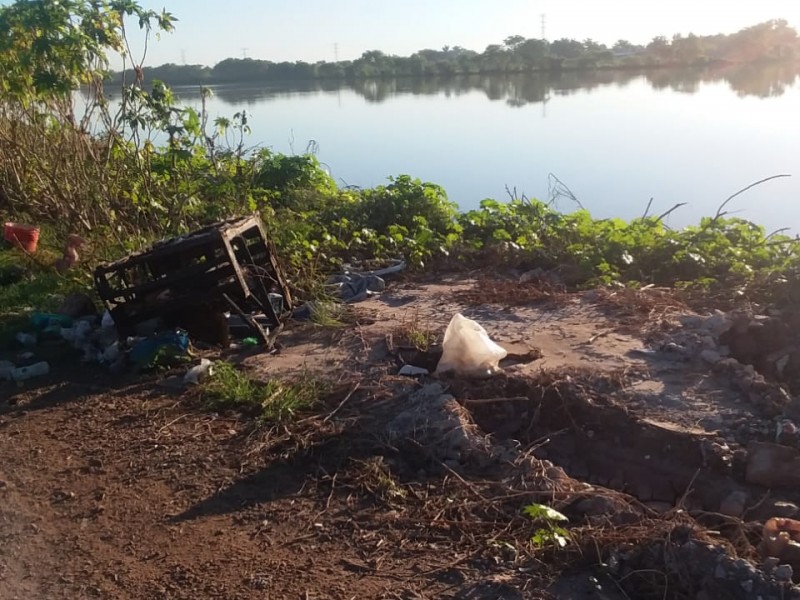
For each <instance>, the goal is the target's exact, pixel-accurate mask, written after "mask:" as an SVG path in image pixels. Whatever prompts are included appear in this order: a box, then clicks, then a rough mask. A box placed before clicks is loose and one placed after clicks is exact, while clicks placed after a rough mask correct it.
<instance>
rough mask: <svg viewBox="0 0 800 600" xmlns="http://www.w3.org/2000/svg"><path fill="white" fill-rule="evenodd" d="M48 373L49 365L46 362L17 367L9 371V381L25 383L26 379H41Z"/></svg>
mask: <svg viewBox="0 0 800 600" xmlns="http://www.w3.org/2000/svg"><path fill="white" fill-rule="evenodd" d="M49 372H50V364H49V363H47V362H44V361H42V362H38V363H34V364H32V365H29V366H27V367H17V368H16V369H12V370H11V379H13V380H14V381H25V380H26V379H33V378H34V377H41V376H42V375H47V374H48V373H49Z"/></svg>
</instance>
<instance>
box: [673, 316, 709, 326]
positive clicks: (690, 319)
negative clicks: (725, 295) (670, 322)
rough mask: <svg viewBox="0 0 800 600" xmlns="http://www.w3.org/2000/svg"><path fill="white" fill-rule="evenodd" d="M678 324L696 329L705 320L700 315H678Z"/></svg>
mask: <svg viewBox="0 0 800 600" xmlns="http://www.w3.org/2000/svg"><path fill="white" fill-rule="evenodd" d="M678 322H679V323H680V324H681V325H682V326H684V327H687V328H689V329H698V328H699V327H701V326H702V325H703V323H704V322H705V319H704V318H703V317H701V316H700V315H680V316H679V317H678Z"/></svg>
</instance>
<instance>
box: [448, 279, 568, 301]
mask: <svg viewBox="0 0 800 600" xmlns="http://www.w3.org/2000/svg"><path fill="white" fill-rule="evenodd" d="M454 298H455V299H456V300H458V301H459V302H461V303H463V304H465V305H467V306H480V305H484V304H502V305H503V306H527V305H530V304H542V303H554V304H561V303H563V302H565V301H566V299H567V298H568V294H567V292H566V290H565V289H564V287H563V286H559V285H555V284H553V283H549V282H546V281H531V282H526V283H520V282H519V281H512V280H508V279H499V278H494V277H490V276H486V275H482V276H480V277H479V278H478V279H477V281H476V282H475V285H474V286H473V287H472V289H470V290H463V291H457V292H455V293H454Z"/></svg>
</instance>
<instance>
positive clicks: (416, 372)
mask: <svg viewBox="0 0 800 600" xmlns="http://www.w3.org/2000/svg"><path fill="white" fill-rule="evenodd" d="M397 374H398V375H406V376H407V377H418V376H420V375H428V374H430V371H428V369H423V368H422V367H415V366H414V365H403V368H402V369H400V370H399V371H398V372H397Z"/></svg>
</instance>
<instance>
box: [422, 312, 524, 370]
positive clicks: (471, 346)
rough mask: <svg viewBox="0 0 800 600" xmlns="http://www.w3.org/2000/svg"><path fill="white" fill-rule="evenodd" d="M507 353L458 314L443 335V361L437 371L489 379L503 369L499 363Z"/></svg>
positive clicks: (483, 332)
mask: <svg viewBox="0 0 800 600" xmlns="http://www.w3.org/2000/svg"><path fill="white" fill-rule="evenodd" d="M507 354H508V352H506V351H505V349H503V348H501V347H500V346H498V345H497V344H495V343H494V342H493V341H492V340H491V339H489V334H488V333H486V330H485V329H484V328H483V327H481V326H480V325H479V324H478V323H476V322H475V321H473V320H472V319H467V318H466V317H465V316H463V315H462V314H460V313H458V314H456V315H455V316H454V317H453V318H452V319H451V321H450V324H449V325H448V326H447V329H446V330H445V332H444V341H443V342H442V358H441V360H439V365H438V366H437V367H436V372H437V373H451V372H455V374H456V375H463V376H465V377H488V376H491V375H494V374H495V373H497V372H498V371H499V370H500V364H499V363H500V361H501V360H503V359H504V358H505V357H506V355H507Z"/></svg>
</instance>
